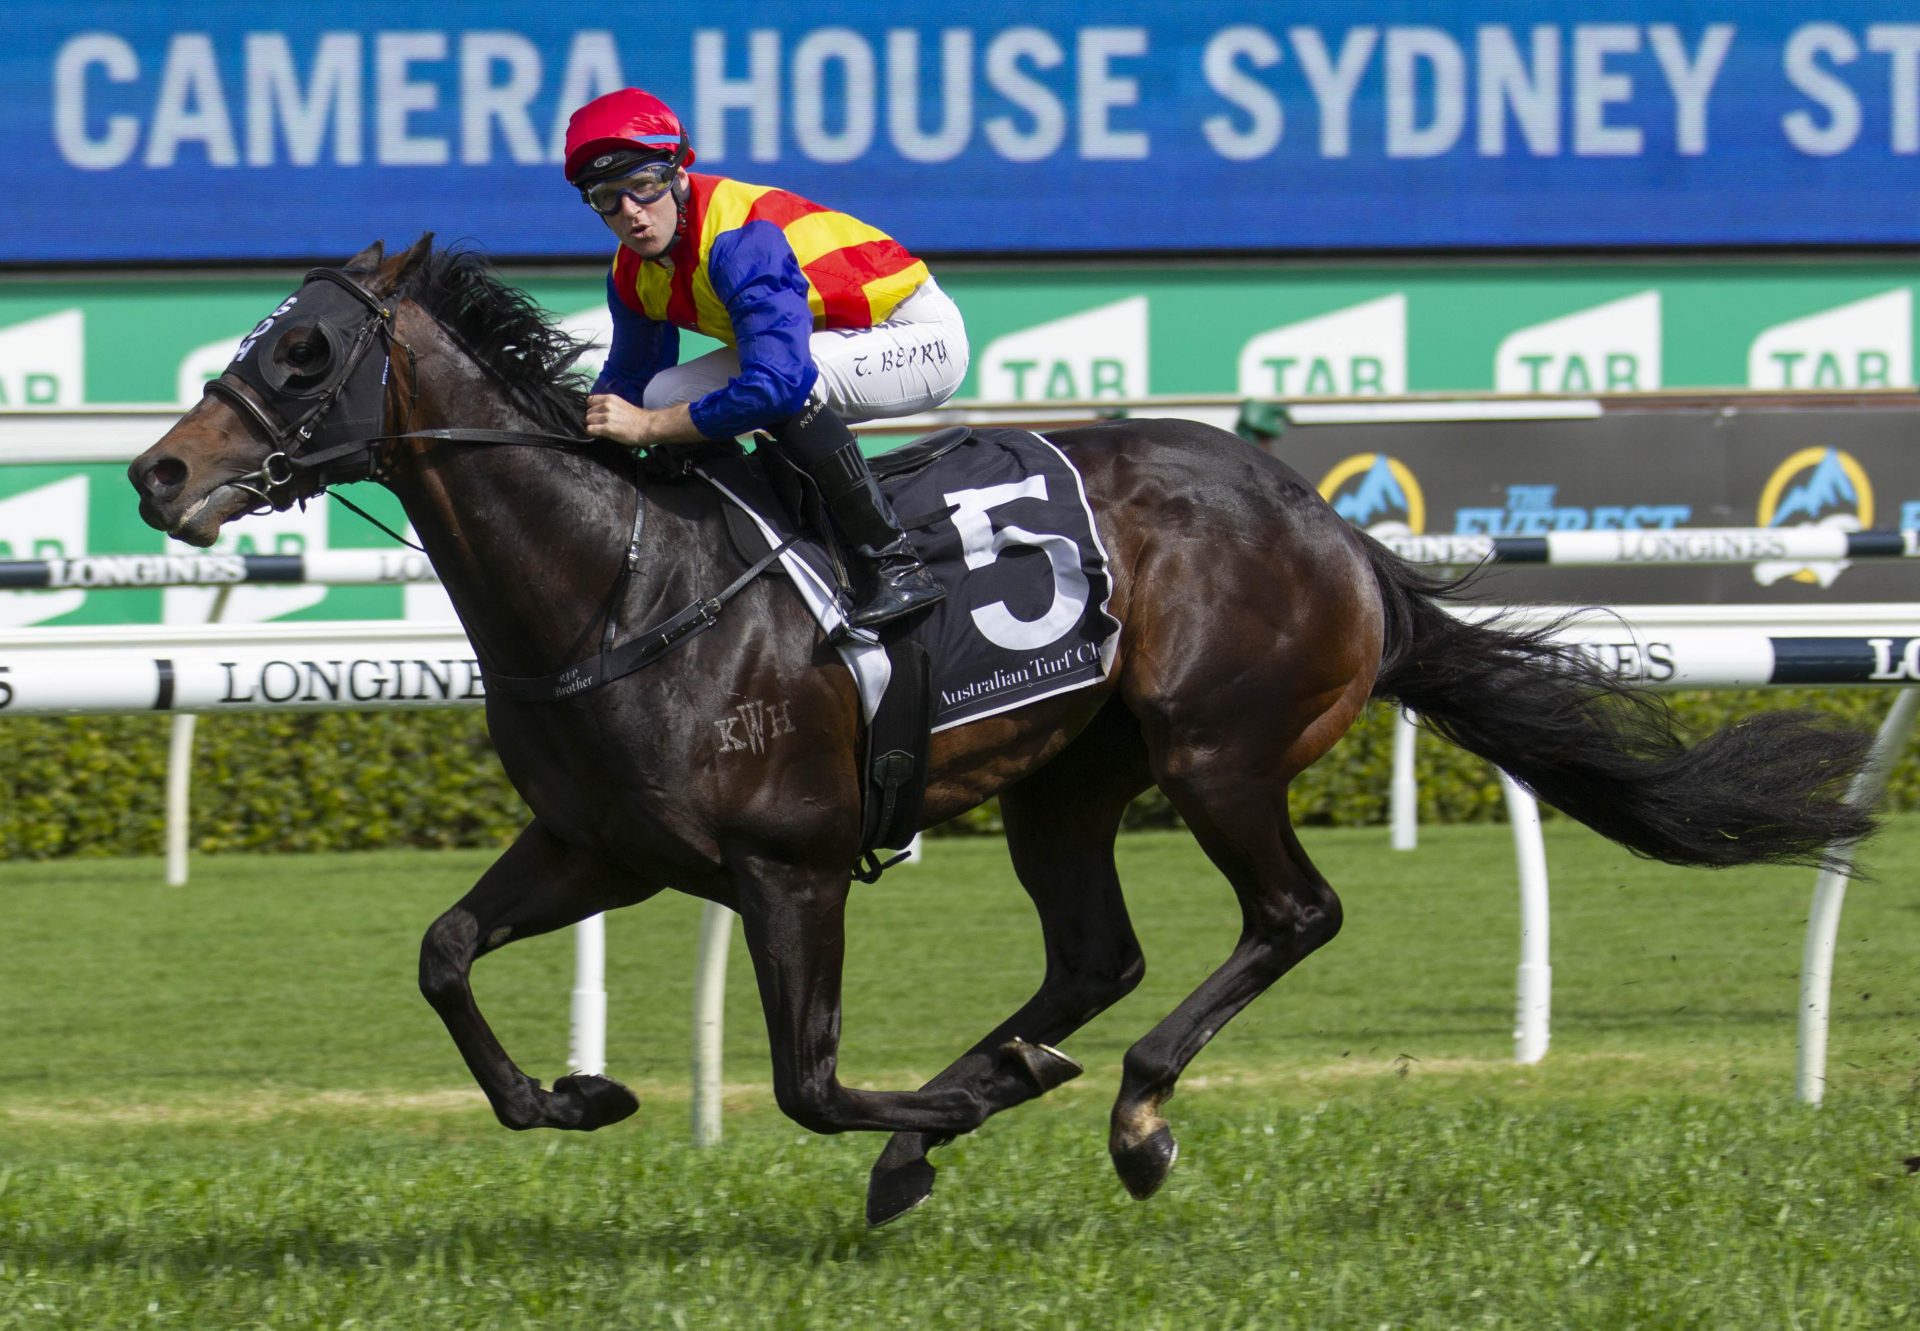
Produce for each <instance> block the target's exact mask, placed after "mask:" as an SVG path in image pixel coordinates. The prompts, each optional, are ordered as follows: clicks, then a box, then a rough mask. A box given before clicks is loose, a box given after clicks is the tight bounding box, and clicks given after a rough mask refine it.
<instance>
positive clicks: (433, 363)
mask: <svg viewBox="0 0 1920 1331" xmlns="http://www.w3.org/2000/svg"><path fill="white" fill-rule="evenodd" d="M421 365H422V370H423V381H422V384H421V392H420V396H419V399H418V402H417V404H416V406H415V409H414V412H413V422H412V425H413V428H415V429H462V428H465V429H494V430H500V429H505V430H520V431H537V430H538V427H537V426H536V425H535V424H534V423H533V422H531V421H529V420H527V419H526V418H525V417H524V416H522V415H521V414H520V413H518V412H517V411H515V410H514V409H513V408H511V407H510V406H509V405H507V404H506V395H505V393H504V392H502V391H501V390H500V389H499V388H498V386H497V385H495V384H494V383H493V382H492V381H491V380H489V379H488V378H487V377H486V376H484V375H483V374H482V373H481V372H480V371H479V370H478V369H476V368H474V367H473V366H471V365H470V364H468V363H466V362H465V360H464V358H460V357H446V356H434V357H432V358H431V360H429V357H428V356H427V355H426V354H423V355H422V357H421ZM401 448H402V450H403V451H402V452H401V453H400V454H399V455H397V456H396V458H395V460H394V463H393V466H392V474H391V476H390V478H389V481H388V485H389V487H390V488H391V489H392V490H393V491H394V493H395V494H396V495H397V496H398V497H399V499H400V502H401V505H402V507H403V508H405V510H406V513H407V518H408V520H409V521H410V522H411V523H412V524H413V528H414V531H415V533H416V534H417V535H418V536H419V538H420V544H421V545H422V546H423V547H424V548H425V550H426V552H427V555H428V557H429V558H430V559H431V560H432V561H433V566H434V570H435V571H436V572H437V573H438V574H439V576H440V581H441V583H442V585H443V586H444V587H445V588H446V590H447V594H448V596H449V598H450V599H451V600H452V602H453V606H454V610H455V612H456V613H457V614H458V615H459V616H460V621H461V623H462V624H463V625H464V626H465V627H466V629H467V634H468V636H469V637H470V638H471V639H472V640H473V643H474V646H475V648H476V649H477V650H478V651H479V653H480V655H481V658H482V660H483V662H484V663H485V664H486V665H487V666H488V667H489V668H491V669H494V670H499V671H502V672H505V673H507V674H516V675H537V674H545V673H547V672H549V671H552V670H555V669H558V668H561V667H563V666H567V665H571V664H573V663H574V662H575V661H576V660H578V659H580V658H582V657H585V656H588V655H591V654H592V653H593V652H594V651H597V650H598V649H599V634H600V632H601V629H602V626H603V624H604V618H605V614H606V611H607V609H608V606H609V603H610V599H611V597H612V596H613V595H614V593H615V590H616V587H617V586H618V585H619V583H620V580H621V569H622V567H623V565H624V564H625V561H626V555H627V547H628V544H629V538H630V535H631V533H632V529H633V518H634V505H635V503H636V502H638V503H643V504H644V503H646V499H645V496H644V495H643V494H637V493H636V491H635V489H634V488H633V487H632V486H631V485H629V484H627V483H626V482H625V481H624V480H623V479H622V477H621V476H620V475H619V474H618V473H617V472H616V471H613V470H611V469H609V468H608V467H606V466H604V465H602V464H601V463H598V462H595V461H594V460H592V459H591V458H588V457H585V456H581V455H578V454H574V453H569V452H567V451H565V450H560V449H550V448H540V447H530V446H522V445H513V444H463V443H459V442H434V443H430V444H426V445H414V446H408V445H402V446H401ZM647 507H648V512H647V521H646V523H645V524H644V530H643V533H642V550H641V559H640V560H639V563H638V566H637V568H636V569H635V570H634V571H633V573H632V574H631V575H630V576H629V578H628V582H627V587H626V590H625V592H624V594H623V595H622V597H621V599H622V600H623V601H624V602H625V603H626V605H627V606H629V607H637V609H636V611H635V613H641V614H644V613H645V612H646V611H647V609H648V608H649V607H650V606H651V605H652V604H655V603H659V602H662V601H664V600H666V599H667V598H668V597H669V596H670V594H671V590H670V589H671V587H672V586H673V584H676V583H677V582H679V581H681V580H683V578H682V576H681V570H683V569H684V568H685V567H686V565H687V564H689V563H692V562H695V560H696V558H697V551H696V550H693V549H689V548H688V543H689V542H688V537H689V533H688V532H686V531H684V530H679V529H680V528H683V527H685V526H686V523H685V522H684V521H675V520H674V518H673V516H672V515H668V514H661V515H660V516H661V520H655V516H654V515H655V511H656V507H657V506H655V505H651V504H649V505H648V506H647ZM695 544H696V545H697V544H698V543H697V542H695ZM676 547H677V552H676V553H674V554H673V555H672V557H668V552H669V551H674V550H675V548H676ZM562 657H564V658H565V659H560V658H562Z"/></svg>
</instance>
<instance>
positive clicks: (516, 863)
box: [420, 822, 659, 1131]
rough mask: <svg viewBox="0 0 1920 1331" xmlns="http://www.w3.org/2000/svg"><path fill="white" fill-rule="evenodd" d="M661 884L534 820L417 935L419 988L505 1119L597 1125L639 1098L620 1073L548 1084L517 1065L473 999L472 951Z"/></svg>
mask: <svg viewBox="0 0 1920 1331" xmlns="http://www.w3.org/2000/svg"><path fill="white" fill-rule="evenodd" d="M658 890H659V889H658V888H657V887H643V886H641V885H639V884H637V883H635V882H634V881H633V880H632V879H631V878H630V877H628V876H626V875H625V874H623V873H621V872H619V871H617V870H615V869H614V868H613V867H612V866H611V865H608V864H606V863H605V862H604V861H602V860H599V859H597V858H595V857H593V856H591V855H588V854H587V853H586V852H584V851H581V850H577V849H575V848H574V847H572V846H569V845H567V844H565V843H564V842H562V841H560V840H558V839H557V838H556V837H554V836H553V835H552V834H551V833H550V832H548V831H547V830H546V828H545V827H543V826H542V825H541V824H540V823H539V822H534V823H532V824H530V825H528V827H527V828H526V829H525V830H524V831H522V832H521V834H520V836H519V839H518V840H516V841H515V842H514V843H513V845H512V846H511V847H510V848H509V849H508V850H507V852H506V854H504V855H502V856H501V857H500V858H499V859H498V860H496V861H494V863H493V866H492V867H491V868H489V869H488V870H487V872H486V873H485V874H483V875H482V876H481V878H480V881H479V882H478V883H476V884H474V886H473V890H472V891H470V892H468V893H467V895H466V896H464V897H462V898H461V899H460V900H459V902H458V903H456V904H455V905H454V906H453V907H452V909H450V910H448V911H447V912H446V914H444V915H442V916H441V917H440V918H439V919H437V920H435V921H434V922H433V925H432V926H431V927H430V928H429V929H428V930H427V934H426V937H425V938H423V939H422V940H421V943H420V991H421V992H422V993H423V994H425V995H426V998H427V1001H428V1002H429V1003H431V1004H432V1005H433V1009H434V1011H435V1012H437V1013H439V1014H440V1019H441V1020H442V1021H443V1022H445V1023H446V1026H447V1032H448V1034H450V1035H452V1036H453V1042H454V1044H455V1045H457V1046H458V1047H459V1049H460V1056H461V1057H462V1058H464V1059H466V1061H467V1067H468V1069H469V1070H471V1071H472V1073H473V1079H474V1081H476V1082H478V1083H479V1085H480V1089H481V1090H482V1091H485V1092H486V1095H487V1100H488V1101H489V1102H490V1103H491V1104H492V1105H493V1112H494V1114H495V1115H496V1116H497V1117H498V1118H499V1120H500V1121H501V1122H502V1123H504V1124H506V1125H507V1126H508V1127H510V1128H515V1129H524V1128H575V1129H579V1130H583V1131H591V1130H592V1129H594V1128H600V1127H605V1126H606V1125H607V1124H609V1123H617V1122H619V1121H620V1120H621V1119H623V1118H625V1117H627V1116H628V1115H629V1114H631V1113H633V1112H634V1110H636V1109H638V1108H639V1107H640V1102H639V1101H638V1100H637V1099H635V1098H634V1095H633V1092H631V1091H629V1090H628V1089H627V1088H626V1087H624V1086H622V1085H620V1084H619V1083H618V1082H615V1081H611V1080H609V1079H607V1078H605V1077H594V1076H586V1075H581V1074H576V1075H574V1076H570V1077H562V1078H561V1079H560V1080H559V1081H557V1082H555V1083H554V1086H553V1089H552V1090H551V1091H547V1090H543V1089H542V1088H541V1086H540V1083H539V1082H538V1081H536V1080H535V1079H534V1078H532V1077H529V1076H528V1075H527V1074H526V1073H524V1072H522V1071H521V1070H520V1069H519V1068H518V1067H516V1066H515V1065H514V1062H513V1060H512V1059H511V1058H509V1057H508V1056H507V1051H506V1050H505V1049H504V1048H502V1047H501V1044H500V1041H499V1040H498V1039H497V1038H496V1037H495V1036H494V1033H493V1030H492V1028H491V1027H489V1026H488V1025H487V1021H486V1018H485V1017H483V1016H481V1015H480V1008H479V1006H478V1005H477V1004H476V1003H475V1002H474V998H473V986H472V984H471V983H470V982H469V974H470V972H471V970H472V968H473V963H474V961H475V959H477V958H478V957H480V956H482V955H484V954H485V953H488V952H492V951H494V950H495V949H497V948H501V947H505V946H506V945H507V944H508V943H509V942H511V941H513V940H515V939H518V938H530V937H532V936H533V935H535V934H543V933H548V932H550V931H552V930H554V929H560V928H564V927H566V926H567V925H569V924H577V923H579V922H580V921H581V920H584V919H586V918H587V917H588V916H590V915H597V914H599V913H600V912H601V911H605V910H611V909H613V908H614V907H616V906H625V905H630V904H631V903H633V902H635V901H639V900H642V899H644V898H646V897H649V896H652V895H653V894H654V893H655V892H657V891H658Z"/></svg>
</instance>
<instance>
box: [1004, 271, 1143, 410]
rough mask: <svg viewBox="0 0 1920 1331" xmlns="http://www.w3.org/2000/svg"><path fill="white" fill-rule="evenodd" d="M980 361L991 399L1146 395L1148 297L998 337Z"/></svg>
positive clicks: (1115, 303)
mask: <svg viewBox="0 0 1920 1331" xmlns="http://www.w3.org/2000/svg"><path fill="white" fill-rule="evenodd" d="M980 363H981V371H980V396H981V397H983V398H987V399H990V400H992V399H1000V400H1010V401H1017V402H1036V401H1043V400H1046V399H1049V398H1052V399H1059V398H1093V397H1141V396H1144V395H1145V394H1146V392H1147V298H1146V297H1145V296H1129V297H1128V298H1127V299H1125V300H1117V301H1115V302H1114V303H1113V304H1111V305H1102V306H1100V307H1098V308H1097V309H1091V310H1085V311H1082V312H1081V313H1079V314H1070V315H1068V316H1066V317H1065V318H1064V319H1054V320H1051V321H1050V322H1047V323H1043V324H1035V325H1034V326H1033V327H1031V328H1023V329H1021V330H1020V331H1019V332H1017V333H1008V334H1007V335H1006V336H1004V337H996V338H995V339H994V340H993V341H991V342H989V343H988V344H987V350H986V354H985V355H984V356H983V357H981V362H980Z"/></svg>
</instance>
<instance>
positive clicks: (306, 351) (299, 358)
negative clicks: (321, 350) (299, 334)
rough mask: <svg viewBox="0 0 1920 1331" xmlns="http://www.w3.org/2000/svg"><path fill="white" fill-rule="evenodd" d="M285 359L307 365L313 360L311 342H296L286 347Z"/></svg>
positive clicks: (296, 363)
mask: <svg viewBox="0 0 1920 1331" xmlns="http://www.w3.org/2000/svg"><path fill="white" fill-rule="evenodd" d="M287 359H288V360H290V361H292V362H293V363H294V364H295V365H307V364H310V363H312V361H313V343H311V342H296V343H294V344H293V345H292V346H291V347H289V348H287Z"/></svg>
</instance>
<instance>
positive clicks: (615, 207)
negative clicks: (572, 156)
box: [580, 162, 680, 217]
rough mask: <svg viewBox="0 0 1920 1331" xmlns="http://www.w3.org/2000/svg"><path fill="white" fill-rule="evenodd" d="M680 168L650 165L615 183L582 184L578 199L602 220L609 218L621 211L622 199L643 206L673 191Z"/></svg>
mask: <svg viewBox="0 0 1920 1331" xmlns="http://www.w3.org/2000/svg"><path fill="white" fill-rule="evenodd" d="M679 169H680V168H678V167H677V166H675V165H674V164H673V163H672V162H649V163H647V164H646V165H645V166H643V167H641V168H640V169H639V170H638V171H635V172H634V173H633V174H631V175H626V176H621V177H620V178H618V179H617V180H602V181H600V182H598V183H597V184H592V185H582V186H581V187H580V198H581V199H582V200H583V201H584V202H585V203H586V205H587V206H588V207H589V208H591V209H593V210H594V211H595V212H596V213H599V214H600V215H601V216H602V217H611V216H613V215H614V214H615V213H617V212H619V211H620V201H621V200H622V199H632V200H633V201H634V202H635V203H637V204H640V205H641V206H643V207H644V206H645V205H647V204H649V203H652V202H654V201H655V200H656V199H658V198H660V197H661V196H662V195H664V194H666V193H667V191H669V190H671V189H672V188H673V178H674V175H675V173H677V172H678V171H679Z"/></svg>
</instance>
